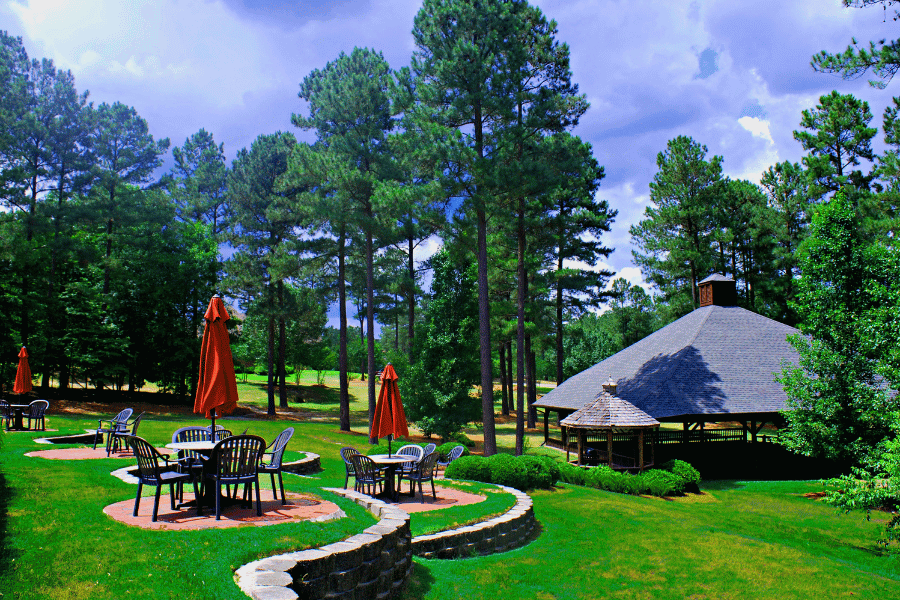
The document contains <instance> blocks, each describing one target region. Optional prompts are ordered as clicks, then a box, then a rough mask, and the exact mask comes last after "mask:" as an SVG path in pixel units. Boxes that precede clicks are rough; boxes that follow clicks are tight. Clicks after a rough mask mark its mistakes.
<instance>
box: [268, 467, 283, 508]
mask: <svg viewBox="0 0 900 600" xmlns="http://www.w3.org/2000/svg"><path fill="white" fill-rule="evenodd" d="M269 477H270V478H271V479H272V499H273V500H278V490H277V489H275V473H274V472H273V473H269ZM282 504H284V502H282Z"/></svg>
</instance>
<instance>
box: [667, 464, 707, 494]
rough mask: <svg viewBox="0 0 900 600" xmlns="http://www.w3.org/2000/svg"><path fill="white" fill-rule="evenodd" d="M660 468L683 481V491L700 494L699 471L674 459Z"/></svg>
mask: <svg viewBox="0 0 900 600" xmlns="http://www.w3.org/2000/svg"><path fill="white" fill-rule="evenodd" d="M662 468H663V469H665V470H666V471H669V472H671V473H673V474H675V475H677V476H678V477H680V478H681V480H682V481H684V490H685V491H688V492H694V493H699V492H700V481H701V479H700V471H698V470H697V469H695V468H694V467H693V466H692V465H691V464H690V463H688V462H685V461H683V460H678V459H677V458H676V459H673V460H670V461H668V462H666V463H665V464H663V465H662Z"/></svg>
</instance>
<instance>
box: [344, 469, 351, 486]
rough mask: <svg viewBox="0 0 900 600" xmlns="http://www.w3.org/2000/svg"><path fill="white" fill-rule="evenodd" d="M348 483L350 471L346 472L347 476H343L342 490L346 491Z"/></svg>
mask: <svg viewBox="0 0 900 600" xmlns="http://www.w3.org/2000/svg"><path fill="white" fill-rule="evenodd" d="M349 483H350V471H347V474H346V475H344V489H345V490H346V489H347V485H348V484H349Z"/></svg>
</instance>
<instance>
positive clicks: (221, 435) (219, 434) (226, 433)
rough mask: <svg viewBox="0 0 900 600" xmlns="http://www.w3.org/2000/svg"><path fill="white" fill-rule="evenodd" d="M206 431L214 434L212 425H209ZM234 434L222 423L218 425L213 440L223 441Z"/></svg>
mask: <svg viewBox="0 0 900 600" xmlns="http://www.w3.org/2000/svg"><path fill="white" fill-rule="evenodd" d="M206 431H208V432H210V435H212V425H210V426H209V427H207V428H206ZM232 435H233V434H232V433H231V430H229V429H225V428H224V427H223V426H221V425H216V436H215V437H214V438H212V440H213V441H214V442H221V441H222V440H224V439H225V438H228V437H231V436H232ZM206 439H210V438H206Z"/></svg>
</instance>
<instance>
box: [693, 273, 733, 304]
mask: <svg viewBox="0 0 900 600" xmlns="http://www.w3.org/2000/svg"><path fill="white" fill-rule="evenodd" d="M697 288H698V289H699V290H700V306H701V307H702V306H735V305H736V304H737V287H736V286H735V283H734V279H731V278H730V277H726V276H724V275H719V274H718V273H713V274H712V275H710V276H709V277H707V278H706V279H704V280H703V281H701V282H700V283H698V284H697Z"/></svg>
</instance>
